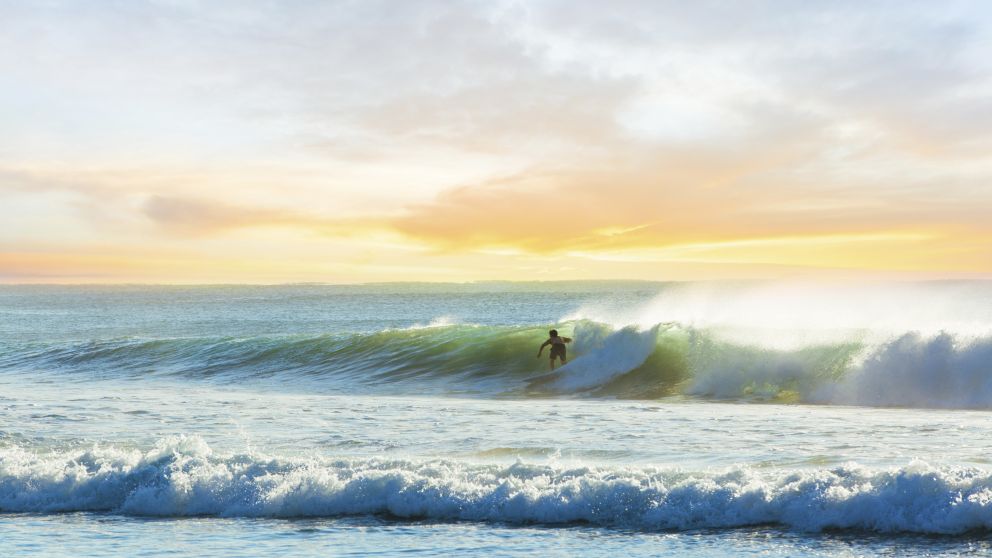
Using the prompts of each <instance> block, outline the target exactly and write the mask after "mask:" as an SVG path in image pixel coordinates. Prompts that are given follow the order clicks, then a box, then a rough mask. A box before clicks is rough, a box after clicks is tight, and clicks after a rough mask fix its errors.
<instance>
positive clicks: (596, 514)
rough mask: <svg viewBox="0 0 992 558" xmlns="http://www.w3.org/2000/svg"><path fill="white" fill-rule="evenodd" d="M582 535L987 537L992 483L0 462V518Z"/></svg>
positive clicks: (747, 474)
mask: <svg viewBox="0 0 992 558" xmlns="http://www.w3.org/2000/svg"><path fill="white" fill-rule="evenodd" d="M75 511H94V512H113V513H119V514H125V515H138V516H169V517H175V516H225V517H283V518H285V517H333V516H346V515H366V514H383V515H389V516H394V517H398V518H411V519H431V520H468V521H479V522H499V523H511V524H530V523H538V524H551V525H553V524H572V523H584V524H591V525H596V526H602V527H606V528H624V529H639V530H646V531H660V530H686V529H701V528H736V527H747V526H757V525H779V526H783V527H786V528H789V529H794V530H799V531H806V532H817V531H823V530H828V529H852V530H868V531H877V532H886V533H889V532H913V533H927V534H930V533H932V534H954V533H963V532H966V531H975V530H982V531H984V530H990V529H992V477H990V476H989V473H988V472H987V471H980V470H977V469H952V468H936V467H932V466H929V465H927V464H924V463H920V462H914V463H911V464H909V465H908V466H906V467H904V468H898V469H887V470H881V469H869V468H863V467H860V466H858V465H853V464H852V465H846V466H842V467H837V468H832V469H820V470H796V471H777V472H772V471H763V472H761V471H755V470H751V469H748V468H733V469H730V470H723V471H716V472H714V471H710V472H693V471H682V470H671V469H658V468H601V467H563V466H549V465H530V464H525V463H521V462H517V463H515V464H510V465H506V464H484V463H483V464H472V463H463V462H455V461H444V460H432V461H408V460H388V459H349V460H334V459H326V458H315V457H311V458H279V457H266V456H258V455H228V456H224V455H217V454H214V453H213V452H212V451H211V449H210V448H209V447H208V446H207V444H206V443H204V442H203V440H202V439H200V438H197V437H173V438H169V439H166V440H162V441H160V443H159V444H158V446H157V447H156V448H155V449H153V450H151V451H147V452H142V451H139V450H133V449H132V450H129V449H124V448H118V447H93V448H90V449H86V450H74V451H65V452H54V451H53V452H45V453H35V452H31V451H28V450H25V449H22V448H18V447H7V448H3V449H0V512H3V513H10V512H32V513H57V512H75Z"/></svg>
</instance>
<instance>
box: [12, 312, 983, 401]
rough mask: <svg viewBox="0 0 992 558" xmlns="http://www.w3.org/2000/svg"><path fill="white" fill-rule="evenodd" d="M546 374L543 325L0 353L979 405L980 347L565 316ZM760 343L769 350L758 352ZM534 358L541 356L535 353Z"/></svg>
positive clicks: (159, 373) (359, 378)
mask: <svg viewBox="0 0 992 558" xmlns="http://www.w3.org/2000/svg"><path fill="white" fill-rule="evenodd" d="M559 327H560V328H563V329H564V330H565V331H566V332H567V333H568V334H569V335H570V336H572V337H573V338H574V340H575V341H574V343H573V344H572V345H571V346H570V348H569V355H570V357H571V360H570V362H569V363H568V364H567V365H566V366H564V367H561V368H559V369H558V370H556V371H555V372H554V373H547V372H544V371H542V368H544V367H546V366H547V361H546V360H545V359H543V358H542V359H540V360H537V359H535V358H534V355H535V352H536V351H535V350H536V348H537V346H538V345H539V343H540V342H541V341H542V340H543V339H544V337H545V336H546V332H547V329H548V328H547V327H495V326H476V325H468V324H451V323H450V320H436V321H435V322H434V323H432V324H428V325H424V326H417V327H415V328H410V329H405V330H386V331H380V332H376V333H368V334H339V335H320V336H275V337H249V338H231V337H222V338H177V339H138V338H128V339H113V340H102V341H91V342H84V343H50V344H41V343H34V344H19V345H17V344H4V345H0V371H3V372H6V373H17V372H23V373H30V374H37V373H38V372H47V373H56V374H59V375H60V376H61V377H62V378H63V379H64V378H72V377H78V378H79V379H81V380H89V379H92V378H94V377H102V376H103V377H120V376H121V375H129V376H138V377H180V378H201V379H209V380H214V381H220V382H232V381H237V382H246V381H258V382H278V383H279V384H280V385H291V384H295V383H300V384H306V386H307V388H308V389H311V388H313V387H314V386H318V387H321V388H323V389H327V390H332V391H344V392H373V393H394V394H408V393H461V394H476V395H503V396H526V397H531V396H538V397H541V396H588V397H621V398H658V397H665V396H673V395H681V396H690V397H701V398H714V399H732V400H735V399H744V400H749V401H781V402H804V403H818V404H848V405H872V406H909V407H944V408H992V338H990V337H981V336H971V337H966V336H962V335H952V334H950V333H946V332H941V333H937V334H934V335H924V334H921V333H916V332H909V333H904V334H901V335H897V336H895V337H892V338H888V339H884V340H881V341H879V340H874V339H867V338H865V337H864V336H863V335H860V334H858V333H857V332H855V333H854V334H851V335H848V336H847V337H845V338H841V339H839V340H838V339H833V340H827V341H822V340H821V341H812V342H807V343H804V344H800V345H799V346H797V347H794V348H770V347H769V346H768V345H769V344H764V345H763V344H761V343H755V342H748V341H740V340H736V341H735V340H734V339H733V338H732V337H729V336H727V335H724V334H723V332H721V331H719V330H717V329H696V328H692V327H688V326H683V325H680V324H675V323H666V324H655V325H653V326H649V327H643V328H640V327H634V326H628V327H622V328H614V327H613V326H610V325H607V324H604V323H600V322H595V321H590V320H577V321H572V322H568V323H566V324H564V325H562V326H559ZM771 345H773V344H771ZM545 358H546V357H545Z"/></svg>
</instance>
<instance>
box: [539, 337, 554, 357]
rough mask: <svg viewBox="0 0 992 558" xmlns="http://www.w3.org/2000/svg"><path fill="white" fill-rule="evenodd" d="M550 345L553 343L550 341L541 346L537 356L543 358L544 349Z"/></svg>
mask: <svg viewBox="0 0 992 558" xmlns="http://www.w3.org/2000/svg"><path fill="white" fill-rule="evenodd" d="M549 343H551V340H550V339H548V340H547V341H545V342H544V343H542V344H541V348H540V349H538V350H537V356H541V353H543V352H544V347H546V346H547V345H548V344H549Z"/></svg>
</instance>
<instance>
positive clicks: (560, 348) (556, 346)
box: [537, 329, 572, 370]
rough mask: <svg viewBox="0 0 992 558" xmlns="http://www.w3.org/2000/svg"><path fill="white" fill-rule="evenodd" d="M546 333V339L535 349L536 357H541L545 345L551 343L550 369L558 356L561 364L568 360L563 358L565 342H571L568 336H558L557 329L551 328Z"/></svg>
mask: <svg viewBox="0 0 992 558" xmlns="http://www.w3.org/2000/svg"><path fill="white" fill-rule="evenodd" d="M548 335H549V337H548V340H547V341H545V342H544V343H543V344H542V345H541V348H540V349H538V350H537V358H541V353H542V352H543V351H544V347H545V346H547V345H551V369H552V370H554V369H555V359H556V358H560V359H561V363H562V364H563V365H564V364H565V363H566V362H568V361H567V359H566V358H565V343H571V342H572V340H571V339H570V338H568V337H561V336H559V335H558V330H557V329H552V330H551V331H549V332H548Z"/></svg>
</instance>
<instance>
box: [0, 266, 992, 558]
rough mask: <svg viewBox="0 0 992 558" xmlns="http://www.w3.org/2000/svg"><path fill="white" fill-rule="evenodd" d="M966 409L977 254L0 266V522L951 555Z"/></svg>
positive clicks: (976, 348)
mask: <svg viewBox="0 0 992 558" xmlns="http://www.w3.org/2000/svg"><path fill="white" fill-rule="evenodd" d="M552 327H555V328H557V329H559V330H560V331H562V333H563V334H564V335H567V336H569V337H572V338H573V340H574V341H573V343H572V344H571V345H570V347H569V363H568V364H567V365H566V366H564V367H561V368H559V369H557V370H555V371H554V372H549V371H548V370H547V359H546V356H544V357H542V358H541V359H537V358H535V355H536V351H537V347H538V346H539V345H540V343H541V342H542V341H543V340H544V339H545V338H546V336H547V330H548V329H550V328H552ZM990 409H992V284H989V283H988V282H982V281H955V282H900V283H893V282H889V283H883V282H872V283H866V282H861V283H851V282H846V283H837V282H835V283H822V282H821V283H814V282H777V283H769V282H738V283H726V282H703V283H648V282H561V283H501V282H497V283H479V284H451V285H429V284H383V285H352V286H340V285H284V286H235V285H228V286H203V287H168V286H5V287H0V533H2V536H0V552H3V553H4V554H10V555H13V554H16V553H24V552H25V551H27V552H34V553H36V554H39V555H76V554H79V553H86V554H89V555H119V554H135V555H139V554H140V555H156V554H170V553H176V552H179V553H184V552H185V553H190V552H194V549H195V552H194V553H201V552H211V553H213V552H217V553H227V554H245V555H270V554H272V555H274V554H280V555H282V554H286V553H298V554H316V553H323V554H327V553H330V554H342V555H343V554H357V555H362V554H368V553H373V552H374V553H378V554H383V555H400V554H408V553H410V552H419V553H425V554H452V553H454V554H459V555H470V556H471V555H486V556H490V555H529V554H533V553H537V552H540V553H544V554H549V555H569V556H571V555H590V556H592V555H603V556H605V555H615V554H617V553H621V552H622V553H625V554H630V555H657V554H663V553H673V554H679V555H699V556H712V555H726V556H733V555H739V554H741V553H763V554H769V555H784V556H797V555H801V556H820V555H838V554H840V555H845V554H849V555H872V554H893V553H898V554H900V555H921V556H922V555H933V554H939V553H950V554H957V555H961V554H978V555H980V554H986V553H988V552H989V551H990V550H992V549H990V545H989V543H988V541H987V538H988V533H989V532H992V458H990V457H989V449H990V446H992V444H990V442H989V440H992V422H990V421H989V417H990V415H989V411H990ZM52 533H60V538H59V541H58V542H53V540H54V539H52V537H51V536H50V535H51V534H52Z"/></svg>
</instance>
